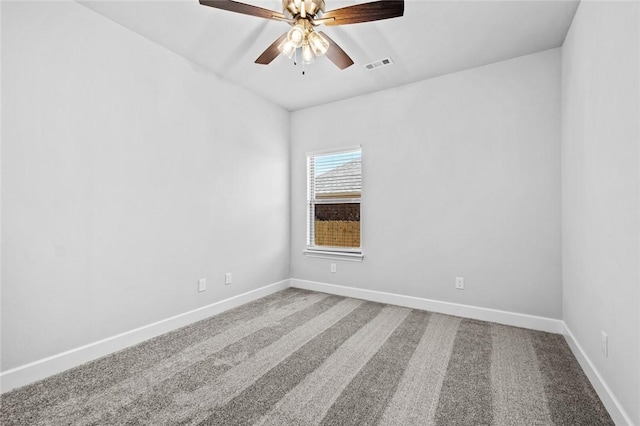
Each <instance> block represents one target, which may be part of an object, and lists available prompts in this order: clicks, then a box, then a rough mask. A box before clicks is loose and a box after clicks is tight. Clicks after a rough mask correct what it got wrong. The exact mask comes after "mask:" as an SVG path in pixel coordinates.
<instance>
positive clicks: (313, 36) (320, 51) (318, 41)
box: [307, 32, 329, 56]
mask: <svg viewBox="0 0 640 426" xmlns="http://www.w3.org/2000/svg"><path fill="white" fill-rule="evenodd" d="M307 39H308V40H309V46H311V50H313V53H314V54H315V55H316V56H322V55H324V54H325V53H327V50H329V41H328V40H327V39H326V38H324V37H323V36H322V35H321V34H318V33H316V32H311V33H310V34H309V36H308V37H307Z"/></svg>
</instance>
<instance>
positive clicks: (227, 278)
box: [224, 272, 233, 285]
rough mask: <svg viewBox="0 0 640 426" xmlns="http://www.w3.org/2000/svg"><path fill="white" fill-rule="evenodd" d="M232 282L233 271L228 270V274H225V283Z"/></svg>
mask: <svg viewBox="0 0 640 426" xmlns="http://www.w3.org/2000/svg"><path fill="white" fill-rule="evenodd" d="M232 282H233V281H232V277H231V272H227V273H226V274H224V283H225V284H226V285H229V284H231V283H232Z"/></svg>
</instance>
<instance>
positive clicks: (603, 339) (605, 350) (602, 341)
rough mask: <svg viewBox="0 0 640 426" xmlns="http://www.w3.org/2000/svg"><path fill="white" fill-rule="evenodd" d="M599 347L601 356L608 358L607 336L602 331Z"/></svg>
mask: <svg viewBox="0 0 640 426" xmlns="http://www.w3.org/2000/svg"><path fill="white" fill-rule="evenodd" d="M600 345H601V347H602V355H604V357H605V358H608V357H609V336H607V333H605V332H604V331H601V332H600Z"/></svg>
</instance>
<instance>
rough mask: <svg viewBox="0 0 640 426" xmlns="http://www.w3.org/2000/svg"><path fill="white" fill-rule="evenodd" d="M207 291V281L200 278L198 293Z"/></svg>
mask: <svg viewBox="0 0 640 426" xmlns="http://www.w3.org/2000/svg"><path fill="white" fill-rule="evenodd" d="M206 289H207V279H206V278H200V279H199V280H198V291H205V290H206Z"/></svg>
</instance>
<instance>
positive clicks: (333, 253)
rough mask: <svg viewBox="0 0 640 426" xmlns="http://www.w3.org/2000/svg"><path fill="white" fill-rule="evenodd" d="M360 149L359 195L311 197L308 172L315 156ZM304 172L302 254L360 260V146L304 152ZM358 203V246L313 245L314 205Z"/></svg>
mask: <svg viewBox="0 0 640 426" xmlns="http://www.w3.org/2000/svg"><path fill="white" fill-rule="evenodd" d="M354 151H360V186H361V188H360V197H358V198H354V197H350V198H326V199H322V200H317V199H312V193H311V192H312V181H311V180H312V176H311V173H310V167H311V161H312V159H314V158H315V157H318V156H322V155H330V154H341V153H348V152H354ZM306 174H307V200H306V203H307V205H306V207H305V212H306V225H307V230H306V246H305V250H303V254H305V255H306V256H309V257H319V258H327V259H341V260H349V261H355V262H361V261H362V260H363V259H364V253H363V249H362V248H363V238H362V234H363V233H362V197H363V191H362V188H363V184H362V181H363V179H362V146H360V145H357V146H349V147H342V148H334V149H327V150H321V151H313V152H307V153H306ZM355 203H357V204H359V206H360V221H359V225H360V247H358V248H355V247H353V248H352V247H335V246H318V245H314V244H313V243H314V241H312V239H313V237H314V236H315V234H314V231H313V227H314V225H315V220H312V218H314V217H315V206H316V205H317V204H355Z"/></svg>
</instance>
